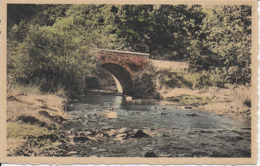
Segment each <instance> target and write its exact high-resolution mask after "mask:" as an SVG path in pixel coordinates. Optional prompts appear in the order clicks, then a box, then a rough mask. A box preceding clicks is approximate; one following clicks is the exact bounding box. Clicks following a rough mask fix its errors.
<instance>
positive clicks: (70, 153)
mask: <svg viewBox="0 0 260 166" xmlns="http://www.w3.org/2000/svg"><path fill="white" fill-rule="evenodd" d="M77 154H78V152H76V151H70V152H68V153H67V155H68V156H71V155H77Z"/></svg>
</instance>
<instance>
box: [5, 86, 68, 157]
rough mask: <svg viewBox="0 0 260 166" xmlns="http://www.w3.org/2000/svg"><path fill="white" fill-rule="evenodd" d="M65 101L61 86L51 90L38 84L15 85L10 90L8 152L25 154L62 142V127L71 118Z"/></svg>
mask: <svg viewBox="0 0 260 166" xmlns="http://www.w3.org/2000/svg"><path fill="white" fill-rule="evenodd" d="M60 96H62V97H60ZM65 103H66V98H64V90H63V89H62V88H60V90H59V91H58V92H57V94H51V93H42V92H41V91H40V88H38V87H37V86H28V87H26V86H21V85H13V86H12V88H11V89H9V91H8V94H7V119H6V120H7V143H8V145H7V146H8V147H7V148H8V149H7V153H8V154H9V155H23V153H22V152H25V151H28V150H29V151H36V152H39V151H37V149H42V148H48V147H55V146H57V145H59V144H60V143H61V141H60V140H61V138H60V135H59V133H60V130H59V129H60V128H61V126H62V125H63V124H64V123H65V122H66V121H67V119H68V117H67V116H66V113H65V112H64V108H65Z"/></svg>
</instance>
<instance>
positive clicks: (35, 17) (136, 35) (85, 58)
mask: <svg viewBox="0 0 260 166" xmlns="http://www.w3.org/2000/svg"><path fill="white" fill-rule="evenodd" d="M95 48H104V49H117V50H127V51H137V52H146V53H150V55H151V57H150V58H153V59H161V60H177V61H188V62H190V64H191V69H192V70H193V71H196V72H200V73H207V74H204V76H205V75H208V76H210V75H215V76H216V77H218V78H217V79H218V81H219V80H220V79H221V80H222V83H225V82H229V83H236V84H248V83H249V84H250V82H251V80H250V78H251V70H250V65H251V59H250V57H251V7H250V6H203V7H202V6H199V5H193V6H188V5H176V6H173V5H121V6H120V5H21V4H19V5H17V4H10V5H8V73H9V77H11V78H13V79H12V80H13V81H15V82H19V83H20V84H37V85H39V86H40V87H41V88H42V90H45V91H56V90H58V89H59V88H65V89H66V90H68V91H77V92H81V91H83V90H84V88H85V87H86V84H88V82H87V81H86V80H88V78H90V77H93V75H95V71H96V64H97V61H96V59H95V56H94V53H93V52H94V51H95ZM206 78H208V77H207V76H205V79H206ZM202 79H203V78H202ZM204 82H205V81H204Z"/></svg>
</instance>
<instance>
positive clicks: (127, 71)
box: [97, 49, 149, 95]
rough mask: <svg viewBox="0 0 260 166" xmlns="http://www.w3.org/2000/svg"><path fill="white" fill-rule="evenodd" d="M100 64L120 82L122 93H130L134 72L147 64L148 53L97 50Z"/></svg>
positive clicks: (134, 76) (144, 67)
mask: <svg viewBox="0 0 260 166" xmlns="http://www.w3.org/2000/svg"><path fill="white" fill-rule="evenodd" d="M97 56H98V58H99V61H100V66H101V67H102V68H103V69H105V70H107V71H109V72H110V73H111V74H113V75H114V76H115V77H116V78H117V79H118V81H119V82H120V84H121V86H122V89H123V94H126V95H132V92H133V86H134V81H135V79H136V73H138V72H140V71H142V70H144V69H146V68H147V66H148V61H149V54H145V53H138V52H127V51H117V50H105V49H100V50H97Z"/></svg>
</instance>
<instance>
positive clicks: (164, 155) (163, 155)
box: [158, 154, 172, 157]
mask: <svg viewBox="0 0 260 166" xmlns="http://www.w3.org/2000/svg"><path fill="white" fill-rule="evenodd" d="M171 156H172V155H171V154H159V155H158V157H171Z"/></svg>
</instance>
